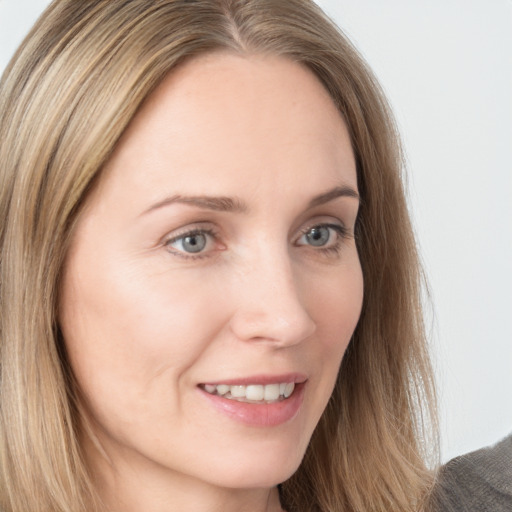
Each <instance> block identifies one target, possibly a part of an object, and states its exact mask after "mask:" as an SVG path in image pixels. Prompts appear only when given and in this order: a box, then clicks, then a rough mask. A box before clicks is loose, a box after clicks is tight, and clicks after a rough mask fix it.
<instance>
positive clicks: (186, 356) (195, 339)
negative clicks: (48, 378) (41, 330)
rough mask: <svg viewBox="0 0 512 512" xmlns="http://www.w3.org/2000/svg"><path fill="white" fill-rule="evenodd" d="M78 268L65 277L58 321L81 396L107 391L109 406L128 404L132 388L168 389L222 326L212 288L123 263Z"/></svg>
mask: <svg viewBox="0 0 512 512" xmlns="http://www.w3.org/2000/svg"><path fill="white" fill-rule="evenodd" d="M79 264H80V262H79V261H77V262H74V261H72V260H71V261H70V264H69V267H68V269H69V270H68V271H67V272H66V274H65V276H64V280H63V287H62V293H61V308H60V315H59V317H60V318H59V320H60V325H61V329H62V332H63V335H64V339H65V344H66V349H67V352H68V357H69V360H70V363H71V366H72V369H73V371H74V373H75V376H76V378H77V380H78V382H79V384H80V387H81V388H82V391H83V392H84V394H86V395H88V396H91V397H92V396H94V397H105V392H106V390H108V396H110V397H112V401H113V400H114V397H115V399H120V400H121V401H124V400H125V399H127V397H128V395H129V394H130V391H131V390H133V393H134V394H135V393H137V394H142V395H143V394H144V393H147V392H148V391H149V390H150V388H151V387H155V386H163V387H166V388H167V390H169V388H170V381H171V380H172V381H176V380H177V379H179V378H180V377H181V375H182V374H183V373H184V372H186V370H187V369H188V368H189V367H190V366H192V365H193V364H194V362H195V360H196V359H198V358H199V357H200V355H201V354H202V352H203V351H204V350H205V347H206V346H207V344H208V342H209V340H210V339H211V336H212V331H213V332H215V330H218V324H221V323H222V320H221V319H220V318H219V316H218V315H217V314H216V312H215V311H214V310H213V309H212V300H211V293H210V290H209V288H208V287H207V286H203V287H201V288H200V287H196V288H192V289H191V288H190V287H187V286H186V284H187V283H184V282H182V281H183V279H181V280H180V278H179V276H171V275H164V274H160V275H155V274H151V273H149V272H143V271H141V272H131V271H130V269H127V268H123V267H122V266H120V267H118V268H112V267H108V268H101V267H99V266H96V268H95V271H94V272H84V271H83V270H82V271H81V272H76V271H75V270H76V268H77V267H78V265H79ZM81 268H82V269H83V268H84V266H83V265H82V266H81ZM85 268H87V267H85ZM188 284H190V283H188ZM205 312H206V313H205ZM205 316H208V317H209V322H206V321H205ZM175 387H176V386H174V388H175ZM168 392H169V391H168ZM116 395H117V396H116Z"/></svg>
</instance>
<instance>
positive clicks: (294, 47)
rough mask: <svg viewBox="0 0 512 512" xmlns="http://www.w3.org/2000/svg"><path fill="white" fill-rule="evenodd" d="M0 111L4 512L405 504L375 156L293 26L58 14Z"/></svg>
mask: <svg viewBox="0 0 512 512" xmlns="http://www.w3.org/2000/svg"><path fill="white" fill-rule="evenodd" d="M0 98H1V100H0V101H1V104H0V116H1V118H0V140H1V141H2V142H1V145H0V161H1V162H2V173H1V180H2V184H1V194H2V196H1V199H0V205H1V208H2V210H1V212H2V215H3V218H4V219H5V222H4V224H3V225H2V232H1V251H2V252H1V254H2V257H1V269H0V275H1V281H0V282H1V290H0V293H1V299H0V300H1V307H2V317H1V333H2V345H1V346H2V353H1V358H2V359H1V360H2V373H1V388H0V389H1V397H2V411H1V414H2V415H1V422H0V424H1V430H0V432H1V435H0V438H1V440H2V441H1V442H2V447H1V454H2V455H1V457H2V459H1V460H2V464H1V467H2V478H1V491H0V496H1V498H0V499H1V504H2V507H3V510H6V511H7V510H8V511H22V510H23V511H25V512H26V511H27V510H34V511H35V510H41V511H43V510H44V511H50V510H51V511H56V510H62V511H75V510H76V511H79V510H80V511H82V510H109V511H117V510H123V511H129V510H148V511H151V510H196V511H197V510H214V509H215V510H216V509H218V510H226V511H229V510H250V511H254V512H256V511H260V510H269V511H270V510H287V511H288V512H292V511H307V510H311V511H334V510H336V511H338V510H339V511H342V510H343V511H345V510H352V511H363V510H364V511H367V510H382V511H384V510H386V511H388V510H397V511H399V510H403V511H410V510H421V509H423V508H425V507H426V501H427V498H428V493H429V489H430V487H431V480H432V478H431V474H430V472H429V470H428V467H427V465H426V462H425V459H426V457H427V456H428V449H427V448H426V447H428V446H431V445H430V444H429V437H428V435H429V432H430V429H431V428H432V426H433V425H432V418H433V415H432V410H433V409H432V403H433V387H432V379H431V372H430V367H429V362H428V357H427V353H426V348H425V340H424V333H423V326H422V321H421V304H420V296H419V294H420V284H421V274H420V272H419V267H418V262H417V255H416V249H415V244H414V238H413V235H412V231H411V227H410V222H409V218H408V214H407V208H406V204H405V200H404V194H403V189H402V184H401V179H400V168H401V155H400V149H399V146H398V142H397V136H396V133H395V129H394V126H393V123H392V120H391V116H390V113H389V111H388V108H387V105H386V102H385V100H384V99H383V97H382V95H381V93H380V90H379V88H378V86H377V84H376V82H375V80H374V79H373V77H372V75H371V73H370V72H369V71H368V69H367V68H366V67H365V64H364V63H363V61H362V60H361V58H360V57H359V56H358V55H357V53H356V52H355V50H354V49H353V48H352V47H351V45H350V44H349V43H348V41H347V40H346V39H345V37H344V36H343V35H342V34H340V32H339V31H338V30H337V29H336V27H334V26H333V25H332V23H331V22H330V21H329V20H328V19H326V18H325V16H324V15H323V14H322V13H321V11H320V10H319V9H318V8H317V7H316V6H315V5H314V4H312V3H311V2H309V1H305V0H286V1H284V0H283V1H276V0H251V1H247V2H231V1H221V0H199V1H190V0H157V1H155V2H151V3H148V2H145V1H142V0H132V1H121V0H119V1H118V0H108V1H107V0H96V1H90V2H80V3H77V2H73V1H71V0H58V1H56V2H54V3H53V4H52V5H51V6H50V7H49V9H48V10H47V11H46V12H45V14H44V15H43V16H42V17H41V19H40V20H39V21H38V22H37V24H36V25H35V27H34V29H33V30H32V32H31V33H30V34H29V36H28V37H27V39H26V41H25V42H24V43H23V45H22V47H21V48H20V50H19V51H18V53H17V54H16V55H15V57H14V59H13V61H12V62H11V64H10V65H9V67H8V69H7V70H6V72H5V74H4V77H3V79H2V83H1V95H0ZM363 282H364V285H363ZM363 288H364V291H363Z"/></svg>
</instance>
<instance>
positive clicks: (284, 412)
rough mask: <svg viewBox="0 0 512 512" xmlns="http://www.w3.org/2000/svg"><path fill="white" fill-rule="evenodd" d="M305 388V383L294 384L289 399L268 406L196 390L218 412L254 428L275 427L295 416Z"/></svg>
mask: <svg viewBox="0 0 512 512" xmlns="http://www.w3.org/2000/svg"><path fill="white" fill-rule="evenodd" d="M305 387H306V383H305V382H303V383H301V384H296V385H295V389H294V391H293V394H292V395H291V396H290V397H289V398H286V399H284V400H281V401H280V402H274V403H270V404H266V403H261V404H252V403H247V402H238V401H236V400H230V399H229V398H223V397H222V396H219V395H212V394H210V393H207V392H206V391H204V390H203V389H201V388H198V389H199V391H200V392H201V393H202V394H203V396H204V397H205V398H206V399H208V400H209V402H210V403H211V404H212V405H213V406H214V407H215V408H216V409H217V410H218V411H220V412H221V413H223V414H225V415H227V416H228V417H230V418H231V419H233V420H235V421H238V422H240V423H244V424H245V425H250V426H254V427H276V426H278V425H282V424H283V423H286V422H288V421H291V420H292V419H293V418H295V416H297V414H298V412H299V410H300V408H301V405H302V402H303V398H304V388H305Z"/></svg>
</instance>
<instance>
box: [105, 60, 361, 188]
mask: <svg viewBox="0 0 512 512" xmlns="http://www.w3.org/2000/svg"><path fill="white" fill-rule="evenodd" d="M134 168H135V169H134ZM130 170H136V171H137V172H136V173H133V172H132V173H130ZM320 171H323V174H324V175H323V180H324V181H325V180H327V181H329V182H332V184H338V183H339V182H340V173H341V174H342V175H343V176H341V180H342V181H344V182H346V184H347V185H352V186H353V187H354V188H356V186H357V185H356V174H355V164H354V157H353V153H352V149H351V143H350V139H349V135H348V132H347V129H346V126H345V123H344V121H343V118H342V116H341V114H340V113H339V111H338V110H337V108H336V106H335V104H334V102H333V100H332V98H331V97H330V95H329V94H328V92H327V91H326V89H325V88H324V86H323V85H322V84H321V83H320V81H319V80H318V78H317V77H316V76H315V75H314V74H313V73H312V72H311V71H310V70H309V69H307V68H305V67H303V66H302V65H300V64H298V63H295V62H293V61H291V60H288V59H285V58H283V57H271V56H261V55H250V56H240V55H234V54H229V53H213V54H208V55H204V56H201V57H196V58H194V59H192V60H189V61H187V62H186V63H184V64H182V65H181V66H179V67H178V68H177V69H175V70H174V71H173V72H171V73H170V74H169V75H168V77H167V78H166V79H165V80H164V81H163V82H162V83H161V84H160V86H159V87H158V88H157V89H156V90H155V91H154V92H153V93H152V95H151V96H150V97H149V98H148V99H147V101H146V102H145V104H144V105H143V106H142V108H141V109H140V111H139V112H138V114H137V115H136V116H135V118H134V119H133V121H132V123H131V124H130V126H129V127H128V129H127V131H126V132H125V134H124V136H123V138H122V139H121V141H120V143H119V144H118V147H117V148H116V150H115V152H114V154H113V157H112V158H111V160H110V161H109V163H108V165H107V167H106V174H107V177H108V179H110V177H114V176H115V175H116V174H119V173H122V174H123V176H124V179H127V178H130V179H132V180H133V179H134V180H135V183H134V184H135V185H137V183H136V182H137V181H139V182H147V181H148V180H149V181H153V183H154V185H155V188H159V187H163V188H166V187H167V188H168V186H169V184H168V183H164V182H165V181H166V180H168V177H169V174H172V178H173V180H172V184H173V185H172V186H173V187H174V188H176V189H179V190H182V189H184V192H187V190H186V189H187V188H188V187H189V185H190V184H191V183H194V187H195V188H194V193H213V194H215V193H222V194H225V193H229V191H227V190H225V187H226V181H231V182H233V184H235V182H236V180H234V178H235V177H236V178H237V179H241V180H244V179H245V180H247V181H246V182H247V183H252V186H257V185H258V182H261V181H265V180H267V181H268V179H269V178H271V179H272V181H273V182H274V184H275V185H276V186H279V182H280V180H281V178H282V179H283V180H284V181H287V180H288V181H289V178H290V172H292V173H293V172H296V175H297V179H300V176H302V175H304V174H308V173H309V174H313V175H314V174H315V173H318V172H320ZM130 174H132V175H133V176H132V175H130ZM109 176H110V177H109ZM224 177H225V178H226V179H225V180H224V179H223V178H224ZM108 179H107V181H108ZM139 184H141V185H142V183H139ZM328 185H329V183H324V186H323V187H322V188H325V187H326V186H328ZM219 186H220V187H223V189H222V190H218V191H217V190H215V189H216V188H217V187H219ZM169 192H170V191H169Z"/></svg>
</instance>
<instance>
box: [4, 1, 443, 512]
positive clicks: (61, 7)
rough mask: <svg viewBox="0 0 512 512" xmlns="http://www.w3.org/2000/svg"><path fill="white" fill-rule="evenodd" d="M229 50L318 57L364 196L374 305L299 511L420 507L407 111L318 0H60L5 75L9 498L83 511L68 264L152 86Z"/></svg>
mask: <svg viewBox="0 0 512 512" xmlns="http://www.w3.org/2000/svg"><path fill="white" fill-rule="evenodd" d="M217 50H223V51H232V52H236V53H239V54H251V53H260V54H272V55H280V56H283V57H285V58H288V59H292V60H293V61H296V62H299V63H301V64H302V65H304V66H306V67H308V68H309V69H311V70H312V71H313V72H314V73H315V75H316V76H317V77H318V79H319V80H320V81H321V82H322V83H323V85H324V86H325V87H326V89H327V90H328V92H329V93H330V95H331V97H332V99H333V101H334V102H335V104H336V105H337V107H338V109H339V111H340V113H341V115H342V116H343V117H344V119H345V121H346V123H347V125H348V128H349V132H350V135H351V140H352V144H353V149H354V153H355V156H356V161H357V170H358V180H359V183H358V185H359V190H360V194H361V198H362V203H361V209H360V213H359V218H358V222H357V244H358V250H359V255H360V259H361V264H362V267H363V274H364V282H365V292H364V304H363V311H362V315H361V319H360V321H359V324H358V327H357V329H356V331H355V333H354V336H353V339H352V341H351V343H350V345H349V348H348V350H347V353H346V355H345V357H344V359H343V362H342V366H341V370H340V372H339V378H338V382H337V384H336V387H335V390H334V393H333V396H332V399H331V401H330V403H329V405H328V407H327V410H326V411H325V413H324V415H323V417H322V419H321V421H320V423H319V425H318V427H317V429H316V431H315V433H314V435H313V438H312V440H311V443H310V446H309V448H308V450H307V452H306V455H305V458H304V460H303V462H302V464H301V466H300V467H299V469H298V471H297V472H296V473H295V474H294V475H293V477H292V478H291V479H290V480H288V481H286V482H284V483H283V484H282V485H281V486H280V491H281V499H282V501H283V505H284V506H285V507H286V508H287V510H289V511H290V512H292V511H297V512H309V511H310V512H313V511H315V512H327V511H329V512H334V511H353V512H356V511H358V512H362V511H365V512H367V511H370V510H371V511H382V512H384V511H386V512H388V511H391V510H393V511H404V512H405V511H407V512H410V511H411V510H421V509H422V508H423V506H424V503H425V499H426V497H427V494H428V491H429V488H430V486H431V480H432V478H431V474H430V472H429V469H428V466H427V464H426V462H425V461H426V460H427V457H428V455H429V453H430V449H431V448H432V447H434V446H435V440H436V437H435V435H432V432H435V414H434V406H433V404H434V389H433V383H432V374H431V368H430V365H429V358H428V353H427V349H426V342H425V336H424V326H423V323H422V312H421V297H420V293H421V286H422V275H421V271H420V267H419V264H418V256H417V253H416V245H415V240H414V236H413V232H412V229H411V224H410V220H409V215H408V211H407V205H406V201H405V197H404V190H403V184H402V177H401V169H402V155H401V151H400V146H399V142H398V136H397V132H396V129H395V125H394V123H393V120H392V116H391V114H390V112H389V109H388V106H387V103H386V101H385V99H384V97H383V95H382V93H381V90H380V88H379V86H378V84H377V82H376V81H375V79H374V77H373V75H372V73H371V72H370V71H369V70H368V68H367V66H366V64H365V63H364V61H363V60H362V59H361V57H360V56H359V55H358V53H357V52H356V51H355V50H354V48H353V47H352V45H351V44H350V42H349V41H348V40H347V38H346V37H345V36H344V35H343V34H342V33H341V32H340V31H339V29H337V27H336V26H335V25H334V24H333V23H332V22H331V21H330V20H329V19H328V18H327V17H326V16H325V15H324V14H323V13H322V12H321V10H320V9H319V8H318V7H317V6H316V5H315V4H314V3H313V2H311V1H309V0H244V1H236V0H153V1H151V2H147V1H146V0H84V1H80V2H78V1H75V0H56V1H55V2H53V3H52V4H51V5H50V7H49V8H48V9H47V11H46V12H45V13H44V14H43V15H42V17H41V18H40V19H39V21H38V22H37V23H36V25H35V26H34V28H33V29H32V31H31V32H30V34H29V35H28V36H27V38H26V39H25V41H24V43H23V44H22V46H21V47H20V49H19V50H18V52H17V53H16V55H15V56H14V58H13V59H12V61H11V63H10V64H9V66H8V68H7V70H6V71H5V73H4V75H3V77H2V80H1V82H0V218H1V219H2V224H1V227H0V250H1V252H0V308H1V314H0V364H1V370H0V371H1V374H0V400H1V402H0V507H1V508H2V510H3V511H6V512H7V511H9V512H27V511H30V512H36V511H41V512H42V511H44V512H50V511H52V512H57V511H61V512H78V511H81V512H84V511H86V510H89V511H90V510H92V508H93V507H94V505H93V503H94V491H93V487H92V485H91V484H90V479H89V476H88V472H87V468H86V467H85V465H84V463H83V458H82V455H81V451H80V446H79V444H78V442H77V429H78V428H79V426H80V421H79V413H78V406H77V400H76V396H75V390H74V386H73V378H72V375H71V372H70V370H69V367H68V365H67V363H66V358H65V354H64V353H63V350H62V340H61V339H60V334H59V329H58V325H57V321H56V318H57V311H56V310H57V303H58V290H59V279H60V274H61V270H62V265H63V262H64V259H65V255H66V251H67V247H68V243H69V240H70V237H71V235H72V233H73V228H74V226H75V224H76V222H77V219H78V217H79V215H80V211H81V208H82V206H83V204H84V200H85V198H86V197H87V193H88V191H89V190H90V188H91V187H92V185H93V183H94V180H95V178H96V177H97V176H98V174H99V173H100V172H101V169H102V167H103V165H104V164H105V162H106V161H107V160H108V158H109V155H110V154H111V153H112V151H113V149H114V148H115V146H116V143H117V142H118V140H119V138H120V137H121V135H122V134H123V132H124V131H125V129H126V127H127V126H128V124H129V123H130V121H131V120H132V118H133V117H134V115H135V114H136V113H137V111H138V109H139V107H140V106H141V104H142V103H143V102H144V100H145V99H146V98H147V97H148V96H149V95H150V94H151V92H152V91H153V90H154V89H155V87H156V86H157V85H158V84H159V83H160V82H161V81H162V80H163V78H164V77H165V76H166V75H167V74H168V73H169V72H171V71H172V69H173V68H174V67H175V66H177V65H178V64H179V63H181V62H183V60H184V59H190V58H193V57H194V56H195V55H198V54H204V53H207V52H213V51H217Z"/></svg>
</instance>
